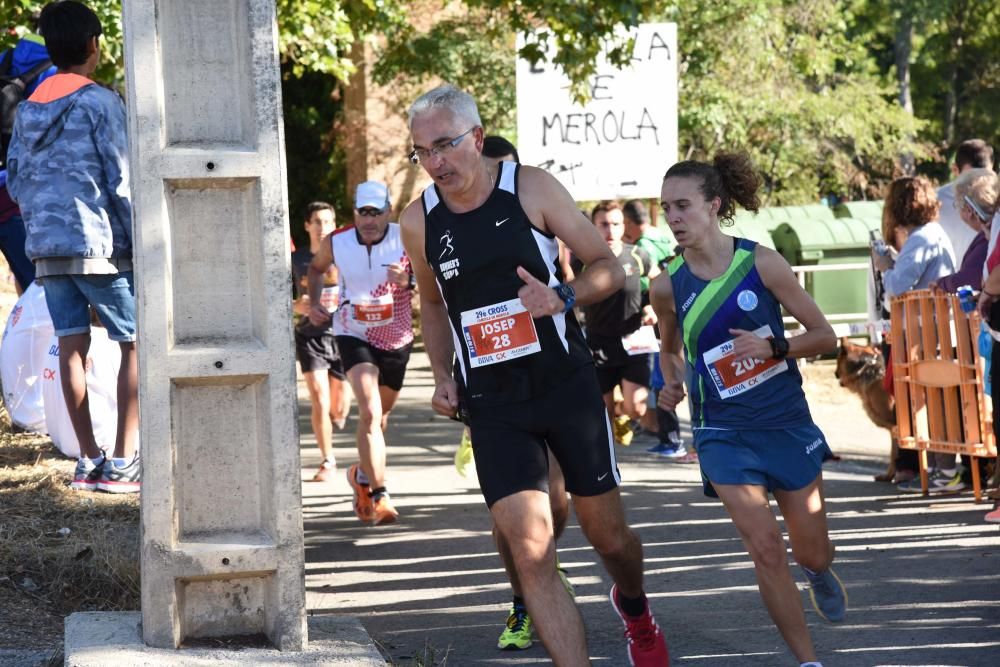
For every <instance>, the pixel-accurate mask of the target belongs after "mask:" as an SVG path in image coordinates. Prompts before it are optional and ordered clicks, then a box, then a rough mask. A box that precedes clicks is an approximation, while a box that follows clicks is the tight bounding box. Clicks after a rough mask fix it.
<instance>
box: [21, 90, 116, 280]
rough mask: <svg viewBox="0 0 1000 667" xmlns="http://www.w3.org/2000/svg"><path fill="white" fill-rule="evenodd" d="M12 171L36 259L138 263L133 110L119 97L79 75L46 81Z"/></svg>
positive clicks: (27, 115)
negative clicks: (134, 259)
mask: <svg viewBox="0 0 1000 667" xmlns="http://www.w3.org/2000/svg"><path fill="white" fill-rule="evenodd" d="M7 172H8V173H7V188H8V190H9V191H10V194H11V196H12V197H13V198H14V200H15V201H17V203H18V204H19V205H20V207H21V213H22V217H23V218H24V223H25V229H26V231H27V241H26V243H25V251H26V253H27V255H28V258H29V259H31V260H32V261H36V260H38V259H42V258H57V257H58V258H87V259H96V260H100V259H110V258H120V259H125V258H131V256H132V204H131V201H130V195H129V180H128V141H127V138H126V121H125V105H124V103H123V102H122V100H121V98H120V97H119V96H118V95H117V94H116V93H114V92H112V91H110V90H107V89H105V88H102V87H101V86H99V85H97V84H95V83H94V82H93V81H91V80H90V79H87V78H85V77H82V76H79V75H76V74H57V75H55V76H53V77H50V78H49V79H46V80H45V81H44V82H43V83H42V84H41V85H40V86H39V87H38V89H37V90H36V91H35V93H34V94H32V96H31V97H30V98H29V99H28V100H26V101H25V102H22V103H21V105H20V106H19V107H18V109H17V116H16V117H15V121H14V133H13V137H12V138H11V144H10V148H9V149H8V152H7ZM112 272H113V271H112Z"/></svg>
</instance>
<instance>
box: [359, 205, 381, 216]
mask: <svg viewBox="0 0 1000 667" xmlns="http://www.w3.org/2000/svg"><path fill="white" fill-rule="evenodd" d="M384 212H385V210H384V209H381V208H370V207H367V206H366V207H365V208H359V209H358V215H361V216H364V217H366V218H377V217H378V216H380V215H382V214H383V213H384Z"/></svg>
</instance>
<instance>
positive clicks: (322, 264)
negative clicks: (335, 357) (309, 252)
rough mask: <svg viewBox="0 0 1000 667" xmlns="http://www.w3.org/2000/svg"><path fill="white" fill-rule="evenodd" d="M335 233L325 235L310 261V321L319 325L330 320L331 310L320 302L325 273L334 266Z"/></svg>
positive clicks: (307, 273) (308, 273)
mask: <svg viewBox="0 0 1000 667" xmlns="http://www.w3.org/2000/svg"><path fill="white" fill-rule="evenodd" d="M332 236H333V234H332V233H330V234H327V235H326V236H324V237H323V242H322V243H320V244H319V252H317V253H316V254H315V255H313V258H312V261H311V262H309V270H308V271H307V272H306V275H308V276H309V321H310V322H312V323H313V324H315V325H316V326H318V327H321V326H323V325H324V324H326V323H327V322H329V321H330V311H329V310H327V309H326V308H324V307H323V306H322V305H321V304H320V295H321V294H322V293H323V275H324V274H325V273H326V272H327V271H329V270H330V267H331V266H333V242H332Z"/></svg>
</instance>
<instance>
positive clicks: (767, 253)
mask: <svg viewBox="0 0 1000 667" xmlns="http://www.w3.org/2000/svg"><path fill="white" fill-rule="evenodd" d="M754 260H755V263H756V265H757V272H758V273H759V274H760V277H761V280H762V281H763V283H764V287H766V288H767V289H768V290H770V292H771V294H773V295H774V296H775V298H776V299H777V300H778V302H779V303H780V304H781V305H782V306H784V307H785V310H787V311H788V313H789V314H790V315H791V316H792V317H794V318H795V319H796V320H798V321H799V322H800V323H801V324H802V326H804V327H805V328H806V332H805V333H804V334H800V335H798V336H794V337H792V338H789V339H788V356H789V357H812V356H815V355H817V354H825V353H827V352H833V351H834V350H835V349H837V336H836V335H835V334H834V333H833V327H831V326H830V323H829V322H827V321H826V317H825V316H824V315H823V312H822V311H821V310H820V309H819V306H817V305H816V302H815V301H813V298H812V297H811V296H809V294H808V293H807V292H806V291H805V290H804V289H802V285H800V284H799V281H798V279H796V277H795V273H793V272H792V267H791V266H789V265H788V262H786V261H785V258H784V257H782V256H781V255H779V254H778V253H777V252H775V251H774V250H771V249H770V248H765V247H764V246H760V245H758V246H757V251H756V254H755V257H754ZM766 352H767V354H766V355H765V356H763V357H758V358H762V359H767V358H769V357H770V356H771V350H770V343H768V348H767V350H766Z"/></svg>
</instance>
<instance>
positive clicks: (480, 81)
mask: <svg viewBox="0 0 1000 667" xmlns="http://www.w3.org/2000/svg"><path fill="white" fill-rule="evenodd" d="M515 64H516V63H515V53H514V36H513V33H511V32H510V30H509V28H508V27H507V26H506V24H505V23H504V22H503V21H500V20H498V18H497V17H496V15H495V14H492V13H490V12H486V11H478V10H474V11H471V12H470V13H469V14H468V15H466V16H461V17H449V18H446V19H444V20H441V21H438V22H437V23H435V24H434V26H433V27H432V28H431V29H430V30H429V31H427V32H426V33H423V34H415V35H411V36H409V37H408V38H407V39H399V40H395V41H389V40H387V41H386V44H385V46H384V47H383V48H382V49H381V50H380V52H379V57H378V61H377V64H376V66H375V70H374V72H373V77H374V79H375V81H376V83H379V84H381V85H387V84H390V83H392V84H393V85H395V86H396V87H397V88H398V89H399V90H400V95H399V98H400V99H402V100H411V99H414V98H415V97H417V95H419V94H420V93H421V92H423V90H424V88H426V86H427V84H428V82H429V81H430V80H431V78H432V77H436V78H439V79H441V80H444V81H447V82H449V83H453V84H455V85H457V86H459V87H461V88H463V89H464V90H466V91H468V92H469V93H470V94H471V95H472V96H473V97H474V98H475V99H476V102H477V104H478V106H479V114H480V116H481V117H482V121H483V126H484V127H485V128H486V129H487V132H488V133H490V134H500V135H502V136H504V137H507V138H508V139H510V140H511V141H514V142H515V143H516V125H517V123H516V121H517V118H516V114H515V112H516V110H517V100H516V99H515V90H514V67H515ZM399 111H400V112H401V113H402V112H404V110H403V109H400V110H399Z"/></svg>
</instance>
